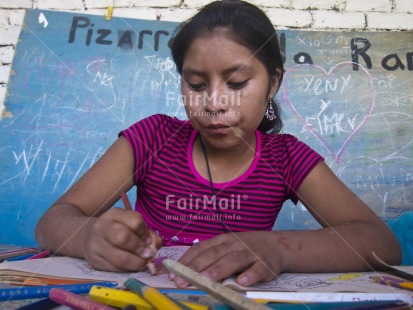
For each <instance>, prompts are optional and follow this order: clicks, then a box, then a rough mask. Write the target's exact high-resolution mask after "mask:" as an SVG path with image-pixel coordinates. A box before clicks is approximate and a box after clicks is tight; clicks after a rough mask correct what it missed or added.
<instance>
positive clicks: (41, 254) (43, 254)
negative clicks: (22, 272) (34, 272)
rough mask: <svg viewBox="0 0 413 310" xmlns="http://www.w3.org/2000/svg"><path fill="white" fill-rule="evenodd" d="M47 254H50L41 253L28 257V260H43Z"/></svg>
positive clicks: (46, 252)
mask: <svg viewBox="0 0 413 310" xmlns="http://www.w3.org/2000/svg"><path fill="white" fill-rule="evenodd" d="M49 254H50V253H49V251H43V252H40V253H37V254H35V255H33V256H31V257H29V258H28V259H37V258H45V257H47V256H49Z"/></svg>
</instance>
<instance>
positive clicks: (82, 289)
mask: <svg viewBox="0 0 413 310" xmlns="http://www.w3.org/2000/svg"><path fill="white" fill-rule="evenodd" d="M93 285H101V286H108V287H114V286H116V285H117V284H116V283H113V282H92V283H83V284H72V285H70V284H69V285H50V286H33V287H16V288H2V289H0V301H9V300H21V299H32V298H44V297H48V296H49V292H50V290H51V289H53V288H61V289H64V290H67V291H70V292H73V293H76V294H86V293H87V292H89V290H90V288H91V287H92V286H93Z"/></svg>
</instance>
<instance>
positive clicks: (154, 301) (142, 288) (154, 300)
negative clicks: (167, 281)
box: [124, 278, 182, 310]
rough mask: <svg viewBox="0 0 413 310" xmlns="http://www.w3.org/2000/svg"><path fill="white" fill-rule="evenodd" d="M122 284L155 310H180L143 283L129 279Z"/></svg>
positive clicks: (154, 289) (165, 297)
mask: <svg viewBox="0 0 413 310" xmlns="http://www.w3.org/2000/svg"><path fill="white" fill-rule="evenodd" d="M124 284H125V287H126V288H128V289H130V290H131V291H132V292H134V293H136V294H138V295H141V296H142V297H143V298H145V300H146V301H147V302H148V303H150V304H151V305H152V306H153V307H154V308H155V309H168V310H181V309H182V308H181V307H180V306H179V305H177V304H176V303H175V302H174V301H173V300H172V299H170V298H168V297H167V296H166V295H164V294H162V293H161V292H159V291H158V290H157V289H156V288H153V287H150V286H147V285H146V284H145V283H143V282H141V281H139V280H137V279H134V278H129V279H127V280H126V281H125V283H124Z"/></svg>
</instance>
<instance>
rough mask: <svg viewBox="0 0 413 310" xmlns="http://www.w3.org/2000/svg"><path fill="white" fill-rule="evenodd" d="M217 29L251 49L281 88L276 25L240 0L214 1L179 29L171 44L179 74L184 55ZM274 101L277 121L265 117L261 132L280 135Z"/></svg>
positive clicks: (277, 113)
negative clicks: (223, 29) (226, 30)
mask: <svg viewBox="0 0 413 310" xmlns="http://www.w3.org/2000/svg"><path fill="white" fill-rule="evenodd" d="M216 28H225V29H228V30H229V31H230V32H231V34H232V35H233V36H234V38H235V39H236V40H237V41H239V42H240V44H242V45H244V46H245V47H247V48H249V49H250V50H251V51H252V52H253V53H254V54H255V56H256V57H257V58H258V59H259V60H260V61H261V62H262V63H263V64H264V66H265V68H266V69H267V72H268V75H269V76H270V78H274V77H277V78H278V87H279V86H280V85H281V82H282V78H283V71H284V69H283V61H282V57H281V52H280V47H279V44H278V38H277V34H276V31H275V29H274V26H273V25H272V23H271V21H270V19H269V18H268V17H267V15H266V14H265V13H264V12H263V11H262V10H261V9H259V8H258V7H256V6H254V5H252V4H250V3H248V2H245V1H240V0H221V1H214V2H211V3H209V4H207V5H206V6H204V7H203V8H202V9H201V10H200V11H199V12H198V13H197V14H195V15H194V16H193V17H192V18H190V19H189V20H187V21H185V22H183V23H182V24H181V25H180V26H179V27H178V28H177V30H176V32H175V35H174V37H173V38H172V40H171V43H170V45H171V50H172V57H173V60H174V62H175V64H176V67H177V70H178V72H179V74H182V66H183V62H184V58H185V54H186V52H187V50H188V48H189V46H190V45H191V43H192V41H193V40H194V39H195V38H196V37H199V36H200V35H202V34H204V33H208V32H212V31H213V30H215V29H216ZM277 69H278V70H279V71H278V72H277ZM279 72H281V74H279ZM278 75H279V76H278ZM271 102H273V103H272V104H271V106H272V108H273V109H274V113H275V116H276V118H275V119H274V120H269V119H268V118H267V117H265V116H264V117H263V120H262V121H261V124H260V125H259V127H258V129H259V130H260V131H262V132H267V133H268V132H273V133H278V132H280V131H281V129H282V121H281V118H280V109H279V107H278V105H277V104H276V103H275V101H274V100H271Z"/></svg>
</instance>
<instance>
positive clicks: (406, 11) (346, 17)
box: [0, 0, 413, 119]
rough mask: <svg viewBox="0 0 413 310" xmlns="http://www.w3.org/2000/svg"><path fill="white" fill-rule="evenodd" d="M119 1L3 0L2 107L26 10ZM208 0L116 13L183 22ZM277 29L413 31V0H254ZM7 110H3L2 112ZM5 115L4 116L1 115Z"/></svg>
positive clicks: (128, 1) (92, 9) (173, 0)
mask: <svg viewBox="0 0 413 310" xmlns="http://www.w3.org/2000/svg"><path fill="white" fill-rule="evenodd" d="M112 1H113V0H71V1H60V0H0V33H1V35H0V112H1V110H2V105H3V100H4V96H5V94H6V86H7V80H8V77H9V73H10V67H11V62H12V59H13V54H14V47H15V44H16V42H17V38H18V35H19V31H20V27H21V24H22V20H23V15H24V9H26V8H34V9H49V10H62V11H81V12H84V13H88V14H101V15H105V14H106V8H107V7H108V6H109V5H111V4H112ZM209 2H210V1H207V0H115V9H114V12H113V15H114V16H116V17H129V18H139V19H158V20H165V21H175V22H179V21H182V20H184V19H186V18H188V17H189V16H191V15H193V14H194V13H195V12H196V10H197V9H198V8H199V7H201V6H203V5H205V4H206V3H209ZM250 2H252V3H254V4H256V5H258V6H260V7H261V8H262V9H263V10H264V11H266V12H267V13H268V15H269V16H270V17H271V19H272V21H273V24H274V25H275V26H276V27H277V28H283V29H286V28H287V29H288V28H294V29H314V30H340V29H342V30H358V31H369V30H372V31H373V30H375V31H376V30H383V31H400V30H413V0H251V1H250ZM0 115H1V113H0ZM0 119H1V117H0Z"/></svg>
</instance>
